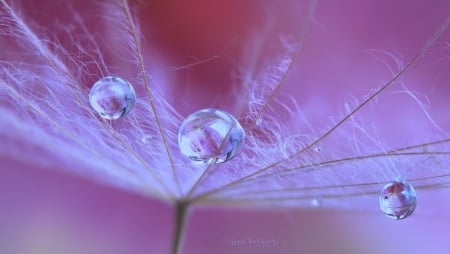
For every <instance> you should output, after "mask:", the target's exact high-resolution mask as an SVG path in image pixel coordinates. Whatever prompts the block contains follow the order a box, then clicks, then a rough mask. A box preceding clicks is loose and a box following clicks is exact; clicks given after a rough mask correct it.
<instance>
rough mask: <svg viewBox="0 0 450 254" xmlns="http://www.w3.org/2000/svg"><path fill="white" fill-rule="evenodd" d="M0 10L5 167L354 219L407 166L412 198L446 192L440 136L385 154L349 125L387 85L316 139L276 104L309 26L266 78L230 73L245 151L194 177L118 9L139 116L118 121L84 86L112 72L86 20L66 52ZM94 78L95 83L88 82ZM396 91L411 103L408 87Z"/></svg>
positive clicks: (71, 32)
mask: <svg viewBox="0 0 450 254" xmlns="http://www.w3.org/2000/svg"><path fill="white" fill-rule="evenodd" d="M0 3H1V5H2V6H1V8H0V11H1V12H0V15H1V17H0V22H1V24H0V27H1V30H0V31H1V32H0V33H1V34H0V40H1V41H2V42H5V45H11V47H10V48H9V49H8V48H6V47H5V48H4V49H2V51H3V52H2V53H1V58H0V61H1V62H0V63H1V72H0V100H1V104H0V115H1V117H0V136H1V140H2V145H1V146H0V153H1V155H2V156H11V157H14V158H16V159H18V160H24V161H27V162H28V163H30V164H33V165H39V166H40V167H42V168H53V169H65V170H69V171H70V172H73V173H75V174H80V175H84V176H86V177H87V178H90V179H95V180H97V181H100V182H103V183H108V184H112V185H115V186H118V187H121V188H125V189H128V190H131V191H135V192H139V193H142V194H145V195H151V196H155V197H159V198H162V199H165V200H171V201H173V200H176V199H181V198H186V199H189V200H193V202H197V203H220V204H223V205H225V204H243V205H248V204H250V205H254V204H270V205H291V206H299V207H304V206H311V205H312V206H315V205H318V204H322V200H323V201H324V202H323V204H324V205H327V206H336V207H341V208H343V207H350V208H351V207H353V206H354V205H352V204H355V203H354V202H365V199H364V197H366V196H367V195H377V194H376V193H377V192H378V191H379V189H380V186H382V184H383V183H385V182H388V181H391V180H393V179H394V178H395V177H398V176H399V174H400V175H402V174H404V173H405V172H402V171H401V170H400V171H399V170H397V169H401V168H411V167H412V165H414V170H413V171H408V176H407V177H408V179H409V180H410V181H411V182H413V183H414V184H415V186H416V188H418V189H420V188H435V187H439V186H440V184H441V183H444V182H445V181H444V180H445V179H446V178H445V177H446V175H445V172H446V171H448V169H449V167H448V165H449V164H448V162H449V161H448V157H449V153H450V152H449V150H448V146H447V145H446V144H447V143H448V141H449V139H450V138H449V136H448V134H445V133H443V134H442V136H443V138H442V139H441V140H438V141H437V142H436V143H430V144H418V146H417V147H407V148H404V149H389V148H388V147H384V145H383V141H382V138H381V137H379V136H377V130H376V127H374V126H371V125H370V123H363V122H361V121H360V120H359V119H358V118H357V114H356V113H357V111H358V110H359V109H360V108H364V107H366V106H367V105H368V104H369V103H371V102H372V101H374V100H376V99H377V96H378V95H379V94H381V93H383V92H384V89H385V88H389V87H390V86H391V84H390V83H387V84H385V85H383V86H381V87H379V88H377V89H375V90H374V91H372V92H370V94H369V95H368V96H367V98H364V99H359V100H355V101H356V102H353V103H349V105H348V107H347V108H345V109H344V112H343V113H342V115H341V116H339V117H336V118H335V119H336V120H334V121H333V122H331V123H330V125H329V128H328V129H323V130H322V129H317V128H314V127H313V126H311V124H310V123H309V122H308V120H307V119H306V118H305V117H304V115H303V114H302V112H301V110H300V109H299V107H298V106H297V104H296V102H295V101H291V100H290V99H289V98H286V97H283V96H284V95H280V94H278V93H277V92H278V89H279V87H280V86H281V85H282V83H283V81H284V77H285V76H286V75H287V73H288V72H289V70H290V67H291V64H292V61H294V58H295V56H296V54H298V50H299V49H300V48H301V47H300V46H301V42H302V40H303V39H304V36H305V34H306V32H307V24H308V22H309V21H310V18H311V17H310V16H307V18H305V20H304V24H305V25H304V27H302V28H301V29H300V30H301V31H300V35H286V36H283V37H282V38H280V48H281V49H282V50H279V54H278V55H277V56H275V57H274V58H273V59H270V61H267V60H266V61H265V62H264V64H263V67H260V66H261V63H257V64H256V63H254V62H252V61H247V62H245V61H242V64H241V66H240V68H239V69H237V70H236V72H235V73H233V74H232V73H230V74H229V75H234V76H235V77H236V79H237V80H240V81H242V83H243V84H244V85H242V86H241V87H240V88H239V89H237V90H236V93H237V94H239V95H240V96H241V97H239V99H238V100H236V102H235V103H236V105H235V108H236V111H237V112H240V114H239V115H238V116H237V117H238V118H239V120H240V121H241V122H242V123H243V125H244V128H246V131H247V136H246V140H245V143H244V145H243V149H242V151H241V153H240V154H239V155H238V156H237V157H236V158H234V159H233V160H231V161H229V162H227V163H223V164H218V165H202V166H198V165H191V164H190V163H189V161H188V160H186V159H185V158H183V157H182V156H181V155H180V153H179V151H178V147H177V131H178V127H179V125H180V124H181V121H182V120H183V119H182V116H181V115H180V114H179V113H177V111H176V110H175V109H174V108H173V107H172V106H171V105H170V104H169V103H168V102H167V101H166V100H165V98H164V93H163V91H162V89H160V86H162V85H163V84H161V82H162V81H160V80H157V79H154V78H152V75H151V74H150V73H148V71H147V70H146V59H145V58H144V55H143V53H142V52H141V50H140V47H141V44H142V38H141V36H140V32H139V26H138V23H137V22H136V20H135V18H134V17H133V12H132V10H130V8H129V6H128V3H127V2H126V0H122V1H119V2H118V3H117V4H114V3H108V4H101V5H100V4H99V5H98V6H97V7H98V10H103V11H104V12H105V13H106V12H107V13H108V15H105V19H106V20H107V21H108V22H112V23H114V24H116V26H115V27H116V29H117V31H115V33H116V34H120V36H118V37H117V38H115V39H117V40H119V41H118V42H117V43H118V44H120V45H121V47H120V48H121V49H122V51H123V52H119V53H118V54H119V55H120V57H121V59H120V60H121V61H127V62H129V64H130V66H131V67H130V68H133V69H134V70H135V72H136V73H137V74H136V76H135V77H128V78H129V79H131V80H130V82H131V83H132V84H133V85H134V86H135V88H136V90H137V92H138V99H137V102H136V106H135V108H134V109H133V110H132V112H131V113H130V114H129V115H127V116H126V117H125V118H124V119H121V120H119V121H115V122H109V121H105V120H103V119H101V118H100V117H98V116H97V115H96V114H95V112H94V111H93V110H92V108H90V106H89V103H88V92H89V91H88V89H87V88H86V87H87V86H86V85H85V82H87V81H88V80H92V79H95V78H100V77H101V76H107V75H110V74H111V72H114V70H111V69H110V68H109V66H108V64H107V61H106V60H105V59H104V58H105V57H104V56H103V54H102V49H101V48H99V46H98V45H97V40H98V38H101V35H100V37H99V35H91V34H89V28H88V27H87V26H86V24H85V23H84V22H83V18H84V17H83V15H81V14H80V13H77V12H76V11H74V17H73V19H72V20H71V22H72V23H70V26H61V31H58V32H60V33H61V32H63V33H64V32H65V33H66V35H67V36H68V37H69V38H71V39H72V41H73V44H72V46H74V47H75V49H74V48H71V49H68V48H64V47H63V46H62V45H61V44H60V43H59V42H58V41H57V40H56V39H55V38H56V36H53V35H52V31H45V29H42V28H40V29H38V30H39V32H37V31H36V29H37V28H36V24H33V23H32V22H33V21H32V20H28V19H26V18H24V17H23V16H21V13H20V8H21V7H20V5H19V4H17V5H10V4H8V3H7V2H5V1H3V0H2V1H1V2H0ZM68 8H70V6H69V7H68ZM98 15H104V14H98ZM449 22H450V21H449V20H447V21H446V23H445V24H444V26H443V27H442V28H441V30H439V31H438V33H437V34H436V35H435V37H433V38H432V39H431V40H430V42H429V43H428V44H427V45H426V46H425V47H424V48H423V50H422V51H421V52H419V53H418V55H417V57H420V56H421V55H422V53H423V52H425V51H426V50H427V49H428V47H429V46H431V45H432V44H433V42H435V40H436V38H437V37H438V36H439V35H440V33H441V32H443V31H444V30H445V29H446V26H447V25H448V23H449ZM80 31H81V32H80ZM82 31H85V32H84V33H83V32H82ZM44 32H45V33H44ZM109 38H110V37H109ZM260 39H261V38H257V39H255V41H260ZM10 42H12V43H10ZM77 42H83V43H77ZM147 43H148V42H147ZM150 43H151V42H150ZM252 45H254V44H252ZM263 47H264V44H263V43H262V44H261V45H259V46H258V47H255V48H256V49H255V48H254V51H250V49H249V51H248V55H246V56H244V57H243V58H245V59H257V55H258V54H259V53H260V52H259V50H258V49H259V48H263ZM117 48H119V47H117ZM413 60H414V59H413ZM409 67H410V66H409V63H408V62H407V63H406V64H405V65H404V66H403V67H401V68H400V69H399V71H394V73H393V81H395V82H397V81H400V80H398V79H397V76H396V75H398V76H400V75H399V74H402V72H403V71H404V70H406V69H407V68H409ZM92 69H95V70H97V73H91V72H89V71H90V70H92ZM396 85H399V84H396ZM399 86H400V85H399ZM402 91H404V92H407V93H409V94H410V95H411V97H412V98H416V99H417V97H414V93H412V92H411V91H408V90H407V89H406V87H405V88H404V89H403V90H402ZM418 102H420V101H419V100H418ZM420 105H421V104H420V103H419V107H420ZM424 112H425V111H424ZM288 118H290V119H292V118H295V122H296V124H297V126H298V125H301V126H302V128H301V130H300V129H299V130H298V132H294V133H293V132H292V130H291V129H290V123H291V122H292V121H291V122H290V121H286V119H288ZM430 119H431V118H430ZM436 129H438V127H437V126H436ZM145 137H147V140H144V141H143V140H142V139H143V138H145ZM356 169H364V170H356ZM424 172H426V173H424ZM435 177H436V178H435ZM368 179H372V180H373V181H371V182H367V181H366V180H368ZM447 179H448V178H447ZM193 187H194V188H193ZM318 200H320V202H319V201H318ZM342 200H346V202H342Z"/></svg>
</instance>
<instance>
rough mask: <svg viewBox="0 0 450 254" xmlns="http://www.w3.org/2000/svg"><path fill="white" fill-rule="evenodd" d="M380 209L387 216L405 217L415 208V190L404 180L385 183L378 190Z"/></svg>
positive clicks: (394, 217)
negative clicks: (379, 190)
mask: <svg viewBox="0 0 450 254" xmlns="http://www.w3.org/2000/svg"><path fill="white" fill-rule="evenodd" d="M379 201H380V209H381V211H382V212H383V213H384V214H385V215H386V216H387V217H389V218H391V219H395V220H401V219H405V218H407V217H408V216H410V215H411V214H412V213H413V212H414V210H415V209H416V205H417V199H416V191H415V190H414V188H413V187H412V186H411V185H410V184H409V183H407V182H406V181H402V182H400V181H394V182H391V183H388V184H386V185H385V186H384V187H383V189H382V190H381V192H380V197H379Z"/></svg>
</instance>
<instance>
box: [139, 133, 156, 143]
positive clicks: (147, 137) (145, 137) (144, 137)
mask: <svg viewBox="0 0 450 254" xmlns="http://www.w3.org/2000/svg"><path fill="white" fill-rule="evenodd" d="M152 139H153V137H152V135H150V134H144V135H142V138H141V141H142V143H143V144H149V143H150V142H151V141H152Z"/></svg>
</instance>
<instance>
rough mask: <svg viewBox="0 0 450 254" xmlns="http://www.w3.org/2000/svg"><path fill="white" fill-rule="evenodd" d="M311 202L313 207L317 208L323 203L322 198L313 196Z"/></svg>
mask: <svg viewBox="0 0 450 254" xmlns="http://www.w3.org/2000/svg"><path fill="white" fill-rule="evenodd" d="M309 204H310V205H311V207H314V208H317V207H319V206H320V205H321V204H322V202H321V201H320V199H317V198H313V199H311V201H310V202H309Z"/></svg>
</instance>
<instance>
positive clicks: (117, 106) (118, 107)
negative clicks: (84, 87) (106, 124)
mask: <svg viewBox="0 0 450 254" xmlns="http://www.w3.org/2000/svg"><path fill="white" fill-rule="evenodd" d="M135 102H136V94H135V92H134V89H133V87H132V86H131V84H130V83H129V82H128V81H126V80H124V79H122V78H120V77H115V76H108V77H104V78H102V79H100V80H99V81H97V82H95V84H94V85H93V86H92V88H91V91H90V93H89V103H90V104H91V106H92V108H93V109H94V110H95V111H96V112H97V113H98V114H99V115H100V116H101V117H103V118H105V119H108V120H116V119H119V118H121V117H123V116H124V115H126V114H128V113H129V112H130V111H131V109H132V108H133V106H134V104H135Z"/></svg>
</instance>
